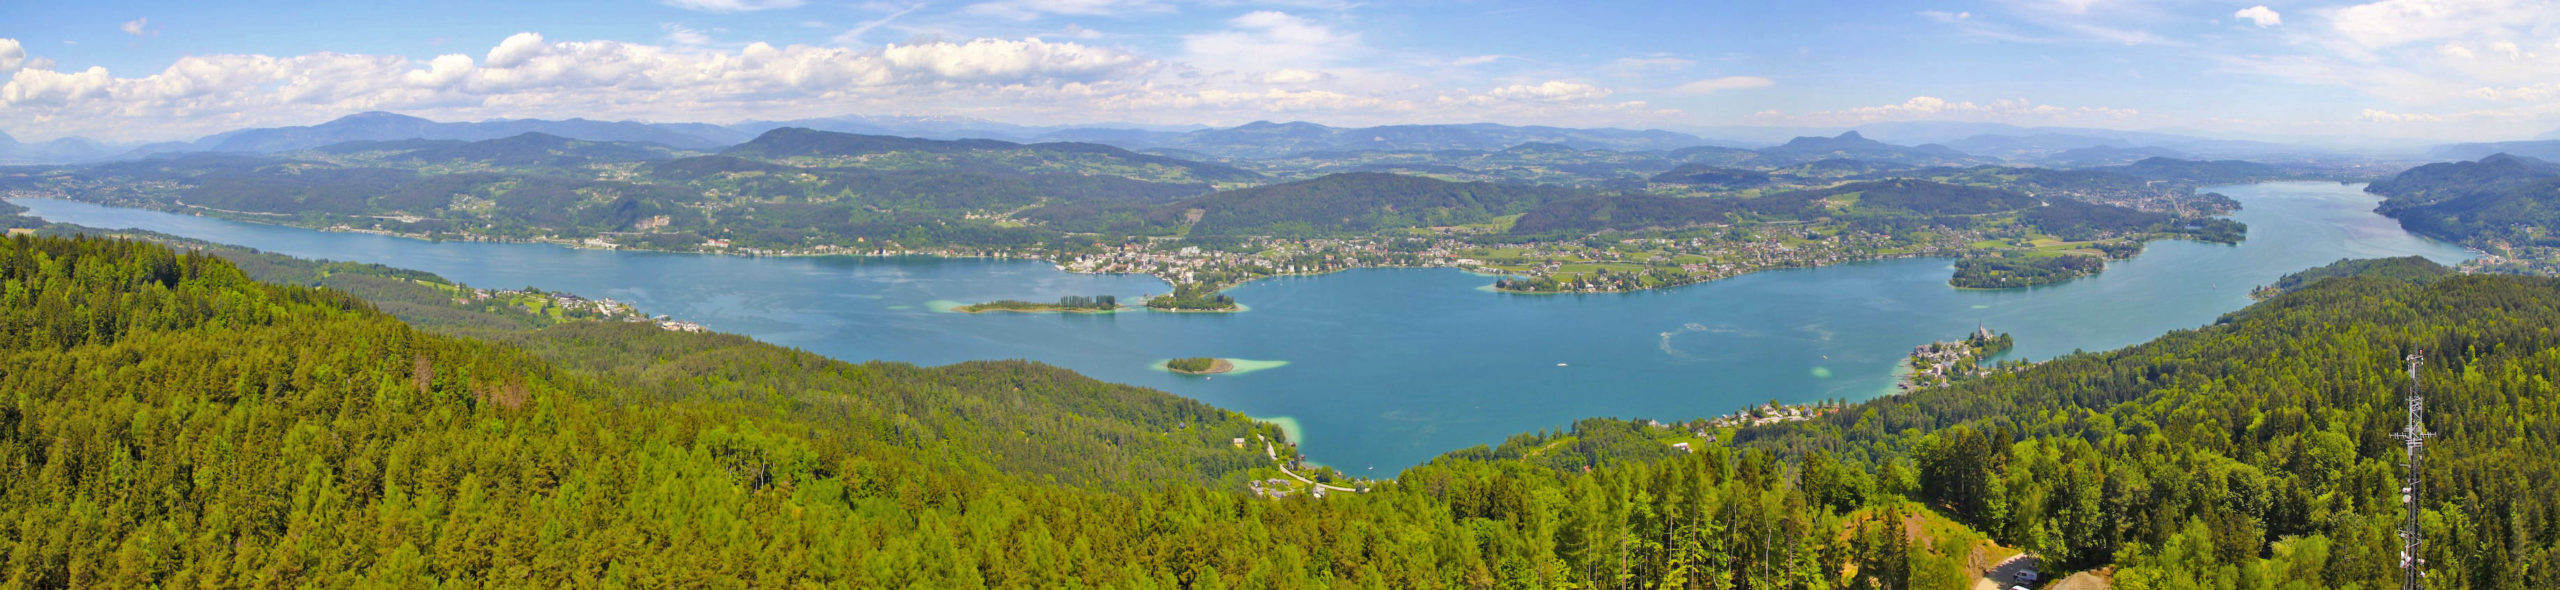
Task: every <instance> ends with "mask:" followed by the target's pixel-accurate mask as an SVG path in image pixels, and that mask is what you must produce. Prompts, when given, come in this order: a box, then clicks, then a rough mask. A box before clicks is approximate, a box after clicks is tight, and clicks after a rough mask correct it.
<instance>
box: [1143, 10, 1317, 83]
mask: <svg viewBox="0 0 2560 590" xmlns="http://www.w3.org/2000/svg"><path fill="white" fill-rule="evenodd" d="M1227 24H1228V25H1231V26H1232V27H1233V28H1231V29H1228V30H1223V31H1214V32H1208V33H1199V34H1194V35H1185V36H1183V38H1182V48H1183V51H1184V53H1186V54H1187V57H1186V58H1185V59H1186V60H1188V61H1190V62H1192V63H1194V64H1197V65H1200V66H1202V67H1206V68H1211V69H1237V70H1276V69H1282V68H1290V67H1300V68H1304V67H1316V66H1323V65H1326V64H1329V63H1332V62H1334V61H1336V60H1339V59H1341V58H1342V57H1343V56H1345V55H1348V54H1350V53H1352V52H1354V51H1358V50H1359V49H1360V35H1359V34H1357V33H1344V32H1340V31H1335V30H1333V28H1332V27H1327V26H1325V25H1322V24H1318V23H1316V22H1315V21H1311V20H1307V19H1305V18H1300V17H1297V16H1294V15H1290V14H1288V13H1283V12H1276V11H1269V10H1264V11H1257V12H1252V13H1248V14H1245V15H1244V16H1239V17H1236V18H1234V19H1233V20H1229V21H1227Z"/></svg>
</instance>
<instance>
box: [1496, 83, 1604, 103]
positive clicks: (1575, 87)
mask: <svg viewBox="0 0 2560 590" xmlns="http://www.w3.org/2000/svg"><path fill="white" fill-rule="evenodd" d="M1609 94H1610V90H1609V89H1607V88H1601V87H1598V86H1592V85H1590V84H1584V83H1581V82H1566V81H1562V80H1548V81H1547V82H1546V83H1545V84H1537V85H1529V84H1513V85H1510V86H1504V87H1501V88H1495V89H1492V90H1488V91H1485V93H1484V96H1487V97H1491V98H1493V99H1495V100H1511V101H1539V102H1558V101H1575V100H1594V99H1600V98H1606V97H1608V96H1609Z"/></svg>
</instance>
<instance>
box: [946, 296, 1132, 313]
mask: <svg viewBox="0 0 2560 590" xmlns="http://www.w3.org/2000/svg"><path fill="white" fill-rule="evenodd" d="M952 311H957V312H961V313H984V312H990V311H1010V312H1019V313H1044V312H1054V313H1111V312H1116V311H1120V298H1119V297H1117V296H1112V295H1094V296H1091V297H1087V296H1083V295H1068V296H1065V297H1059V298H1058V302H1057V303H1039V302H1033V301H1021V300H1015V299H1004V300H998V301H989V302H986V303H979V304H974V305H963V306H960V307H955V308H952Z"/></svg>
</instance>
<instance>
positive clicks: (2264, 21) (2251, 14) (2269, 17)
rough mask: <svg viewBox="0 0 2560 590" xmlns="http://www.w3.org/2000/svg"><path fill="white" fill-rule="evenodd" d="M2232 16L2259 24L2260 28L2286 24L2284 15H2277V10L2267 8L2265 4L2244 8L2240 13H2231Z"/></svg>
mask: <svg viewBox="0 0 2560 590" xmlns="http://www.w3.org/2000/svg"><path fill="white" fill-rule="evenodd" d="M2231 16H2232V17H2233V18H2239V19H2242V20H2247V21H2249V22H2253V23H2258V26H2259V27H2260V28H2265V27H2272V26H2276V25H2281V24H2284V15H2281V14H2276V11H2275V9H2272V8H2267V5H2265V4H2260V5H2257V6H2251V7H2248V8H2242V9H2240V11H2239V12H2234V13H2231Z"/></svg>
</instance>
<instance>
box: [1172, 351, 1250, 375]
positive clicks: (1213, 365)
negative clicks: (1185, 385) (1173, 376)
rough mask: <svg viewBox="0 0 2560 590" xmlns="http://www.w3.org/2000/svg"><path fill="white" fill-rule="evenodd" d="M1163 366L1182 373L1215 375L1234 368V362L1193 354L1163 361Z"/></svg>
mask: <svg viewBox="0 0 2560 590" xmlns="http://www.w3.org/2000/svg"><path fill="white" fill-rule="evenodd" d="M1164 368H1165V370H1167V371H1172V372H1175V373H1181V374H1184V375H1216V374H1219V373H1225V372H1228V371H1233V370H1236V364H1235V363H1234V362H1233V361H1229V360H1227V359H1222V358H1217V357H1206V356H1193V357H1183V358H1178V359H1173V360H1169V361H1165V362H1164Z"/></svg>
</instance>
